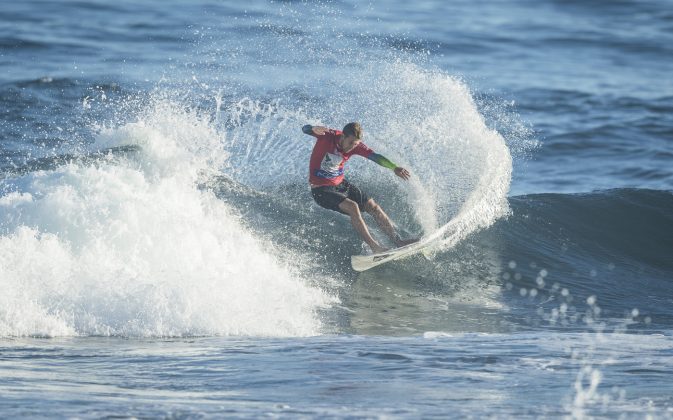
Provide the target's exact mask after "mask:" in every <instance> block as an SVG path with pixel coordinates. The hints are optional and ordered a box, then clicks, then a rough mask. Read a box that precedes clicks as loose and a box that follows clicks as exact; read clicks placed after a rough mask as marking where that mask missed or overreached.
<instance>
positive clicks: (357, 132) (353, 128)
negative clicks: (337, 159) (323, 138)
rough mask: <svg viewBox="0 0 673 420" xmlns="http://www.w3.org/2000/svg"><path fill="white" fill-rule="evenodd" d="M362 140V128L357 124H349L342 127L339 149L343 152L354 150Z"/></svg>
mask: <svg viewBox="0 0 673 420" xmlns="http://www.w3.org/2000/svg"><path fill="white" fill-rule="evenodd" d="M361 139H362V126H361V125H360V123H359V122H351V123H348V124H346V125H345V126H344V129H343V130H342V132H341V139H339V148H341V151H343V152H346V153H348V152H350V151H351V150H353V149H355V147H357V145H358V144H360V141H361Z"/></svg>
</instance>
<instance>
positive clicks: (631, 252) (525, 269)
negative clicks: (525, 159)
mask: <svg viewBox="0 0 673 420" xmlns="http://www.w3.org/2000/svg"><path fill="white" fill-rule="evenodd" d="M509 203H510V208H511V214H510V215H509V216H508V217H506V218H504V219H500V220H499V221H497V222H496V223H495V224H494V225H493V226H492V227H491V228H490V229H487V230H483V231H480V232H478V233H476V234H473V235H471V236H469V237H468V238H467V239H466V240H464V241H462V242H460V243H459V244H457V245H456V246H455V247H453V248H451V249H446V250H444V251H441V252H438V253H437V254H435V255H434V257H433V258H432V259H431V260H426V259H425V258H423V257H422V256H416V257H414V258H410V259H407V260H404V261H401V262H394V263H392V264H388V265H386V266H383V267H381V268H380V269H375V270H372V271H371V272H365V273H363V274H362V275H361V276H359V278H358V282H357V283H356V284H354V286H353V290H352V292H351V293H350V294H349V295H348V296H345V297H344V302H345V304H347V305H348V307H349V308H350V309H351V311H352V312H351V314H350V324H349V325H350V327H351V328H352V329H353V330H354V331H357V332H361V333H368V334H369V333H371V334H382V333H385V334H401V335H406V334H410V333H411V334H413V333H421V332H424V331H445V332H474V331H483V332H508V331H513V330H530V329H538V328H543V329H545V330H550V329H561V330H586V329H589V330H592V331H593V330H596V329H598V330H601V331H603V330H610V331H620V332H623V331H625V330H634V331H650V332H651V331H652V330H654V331H667V330H670V328H671V327H672V326H673V310H671V296H673V283H672V282H671V276H670V274H671V272H673V260H671V258H670V255H672V254H673V241H672V240H671V237H670V232H671V228H673V216H672V215H673V194H671V193H670V192H664V191H656V190H637V189H618V190H609V191H602V192H594V193H588V194H534V195H525V196H518V197H512V198H510V199H509ZM382 278H385V279H386V281H385V282H383V281H381V279H382Z"/></svg>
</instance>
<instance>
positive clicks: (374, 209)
mask: <svg viewBox="0 0 673 420" xmlns="http://www.w3.org/2000/svg"><path fill="white" fill-rule="evenodd" d="M365 211H366V212H367V213H369V214H371V215H372V217H373V218H374V220H376V224H377V225H379V228H381V230H382V231H383V232H385V234H386V235H388V237H389V238H390V239H391V240H392V241H393V242H395V245H397V246H404V245H408V244H411V243H414V242H417V241H418V239H402V238H400V235H398V234H397V231H396V230H395V227H394V226H393V222H392V221H391V220H390V217H388V215H387V214H386V212H385V211H383V208H381V206H379V205H378V204H377V203H376V201H374V199H372V198H370V199H369V200H367V202H366V203H365Z"/></svg>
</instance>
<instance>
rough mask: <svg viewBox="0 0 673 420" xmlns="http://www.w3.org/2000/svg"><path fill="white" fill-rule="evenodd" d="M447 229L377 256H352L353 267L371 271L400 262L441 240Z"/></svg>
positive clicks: (357, 269)
mask: <svg viewBox="0 0 673 420" xmlns="http://www.w3.org/2000/svg"><path fill="white" fill-rule="evenodd" d="M446 227H448V226H445V227H444V228H443V229H439V230H438V231H436V232H434V233H432V234H431V235H428V236H426V237H423V238H421V239H420V240H419V241H418V242H414V243H413V244H409V245H405V246H402V247H399V248H393V249H389V250H388V251H384V252H379V253H377V254H369V255H352V256H351V266H352V267H353V270H355V271H365V270H369V269H370V268H374V267H376V266H377V265H381V264H385V263H387V262H389V261H394V260H398V259H400V258H404V257H408V256H410V255H414V254H416V253H419V252H421V251H423V250H424V249H425V248H427V247H429V246H430V245H432V243H433V242H435V241H436V240H437V239H439V238H440V237H441V236H442V235H443V234H444V232H446Z"/></svg>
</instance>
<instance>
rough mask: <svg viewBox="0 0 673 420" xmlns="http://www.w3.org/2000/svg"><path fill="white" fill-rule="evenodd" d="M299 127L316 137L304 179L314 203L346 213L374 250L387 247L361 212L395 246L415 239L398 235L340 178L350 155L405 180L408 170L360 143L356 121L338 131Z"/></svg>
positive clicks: (377, 208) (376, 209)
mask: <svg viewBox="0 0 673 420" xmlns="http://www.w3.org/2000/svg"><path fill="white" fill-rule="evenodd" d="M301 130H302V131H303V132H304V133H305V134H308V135H311V136H314V137H315V138H316V139H317V140H316V142H315V145H314V146H313V152H311V159H310V161H309V181H308V182H309V184H310V185H311V195H312V196H313V199H314V200H315V202H316V203H318V205H320V206H321V207H324V208H326V209H328V210H334V211H338V212H339V213H343V214H345V215H347V216H350V218H351V224H352V225H353V228H355V231H356V232H357V233H358V234H359V235H360V237H361V238H362V240H363V241H365V242H366V243H367V245H369V247H370V248H371V249H372V251H373V252H374V253H379V252H384V251H387V248H385V247H383V246H381V245H380V244H379V243H378V242H377V241H376V240H375V239H374V238H373V237H372V235H371V234H370V233H369V229H368V228H367V225H366V224H365V221H364V220H363V219H362V212H363V211H366V212H367V213H369V214H371V215H372V217H374V220H376V223H377V225H378V226H379V227H380V228H381V230H382V231H383V232H385V234H386V235H388V237H390V239H391V240H392V241H393V242H394V243H395V245H396V246H398V247H399V246H404V245H408V244H410V243H413V242H416V241H418V239H407V240H403V239H402V238H400V236H399V235H398V234H397V232H396V231H395V228H394V227H393V224H392V222H391V221H390V218H389V217H388V215H387V214H386V213H385V212H384V211H383V209H382V208H381V206H379V205H378V204H376V202H375V201H374V200H373V199H372V198H369V197H368V196H367V195H366V194H365V193H363V192H362V190H360V188H358V187H356V186H355V185H353V184H351V183H350V182H348V181H347V180H345V179H344V165H345V164H346V161H348V159H350V157H351V156H353V155H359V156H362V157H365V158H367V159H369V160H372V161H374V162H376V163H378V164H379V165H381V166H383V167H384V168H388V169H392V170H393V171H394V172H395V175H397V176H398V177H400V178H402V179H403V180H405V181H406V180H408V179H409V177H410V176H411V174H410V173H409V171H407V170H406V169H404V168H402V167H401V166H397V165H395V164H394V163H393V162H391V161H390V160H388V159H387V158H386V157H385V156H383V155H380V154H378V153H375V152H374V151H373V150H372V149H370V148H369V147H367V146H366V145H365V144H364V143H363V142H362V127H361V126H360V123H357V122H352V123H348V124H346V126H345V127H344V128H343V130H342V131H339V130H333V129H330V128H327V127H318V126H315V127H314V126H311V125H305V126H303V127H302V129H301Z"/></svg>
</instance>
